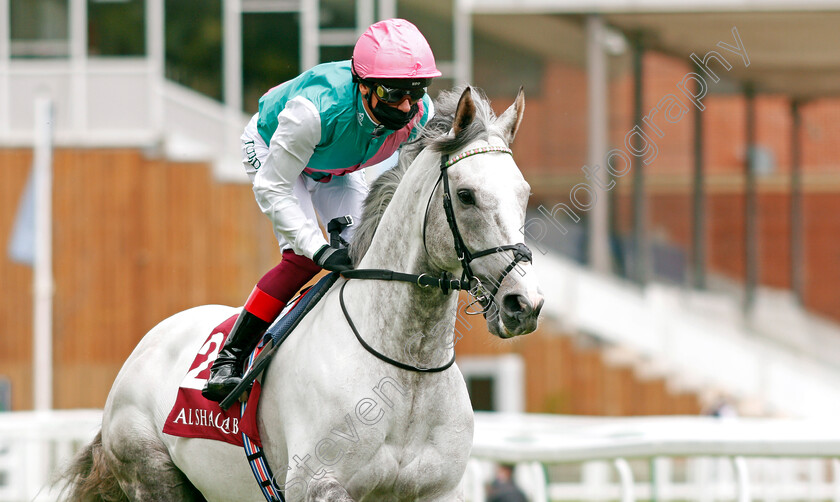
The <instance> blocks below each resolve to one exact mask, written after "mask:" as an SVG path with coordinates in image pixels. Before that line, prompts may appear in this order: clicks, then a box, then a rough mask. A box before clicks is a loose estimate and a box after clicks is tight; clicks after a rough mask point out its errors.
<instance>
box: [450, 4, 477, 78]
mask: <svg viewBox="0 0 840 502" xmlns="http://www.w3.org/2000/svg"><path fill="white" fill-rule="evenodd" d="M454 8H455V12H454V19H453V22H452V29H453V33H452V37H453V43H454V45H455V49H454V52H455V74H454V75H453V76H454V79H455V85H459V84H470V83H472V37H473V32H472V11H471V10H470V4H469V2H468V1H467V0H455V7H454Z"/></svg>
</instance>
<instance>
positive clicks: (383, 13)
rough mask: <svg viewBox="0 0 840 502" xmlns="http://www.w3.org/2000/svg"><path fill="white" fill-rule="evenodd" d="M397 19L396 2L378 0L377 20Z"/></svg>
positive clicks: (394, 0)
mask: <svg viewBox="0 0 840 502" xmlns="http://www.w3.org/2000/svg"><path fill="white" fill-rule="evenodd" d="M395 17H397V0H379V19H380V20H383V19H392V18H395Z"/></svg>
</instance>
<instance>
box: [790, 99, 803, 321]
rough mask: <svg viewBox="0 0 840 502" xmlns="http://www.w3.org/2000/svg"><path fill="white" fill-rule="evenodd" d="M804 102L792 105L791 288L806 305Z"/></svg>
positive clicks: (796, 296)
mask: <svg viewBox="0 0 840 502" xmlns="http://www.w3.org/2000/svg"><path fill="white" fill-rule="evenodd" d="M800 106H801V103H800V102H799V101H798V100H793V101H792V102H791V103H790V115H791V130H790V157H791V162H790V288H791V290H792V291H793V295H794V298H796V301H797V302H798V303H799V304H800V305H802V304H803V303H804V293H805V292H804V288H805V274H804V272H805V233H804V232H803V221H802V134H801V133H802V131H801V130H802V116H801V114H800Z"/></svg>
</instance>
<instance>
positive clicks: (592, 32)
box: [586, 14, 611, 274]
mask: <svg viewBox="0 0 840 502" xmlns="http://www.w3.org/2000/svg"><path fill="white" fill-rule="evenodd" d="M603 40H604V20H603V18H602V17H601V16H599V15H597V14H590V15H589V16H587V17H586V79H587V91H586V93H587V113H588V115H589V120H588V124H587V125H588V131H587V133H588V134H587V142H588V149H587V150H588V154H587V157H588V164H589V165H590V166H600V165H602V163H603V162H604V155H605V154H606V152H607V123H608V117H607V58H606V54H604V47H603ZM603 167H604V170H603V171H599V172H598V173H596V174H593V177H596V176H597V178H598V179H599V180H603V179H606V182H600V181H597V180H594V179H593V180H590V182H589V185H590V187H591V188H592V190H593V193H595V194H596V197H597V201H596V203H595V205H594V207H593V208H592V211H591V212H590V213H589V219H588V220H587V221H588V224H589V225H588V226H589V228H588V230H589V232H588V236H587V237H588V239H589V241H588V244H589V246H588V255H589V256H588V257H589V260H588V261H589V266H590V267H591V268H592V269H593V270H595V271H597V272H601V273H604V274H607V273H610V272H611V267H610V247H609V239H610V236H609V215H610V209H609V202H610V200H609V197H608V192H607V190H606V187H607V186H609V185H607V184H606V183H608V182H609V181H610V179H609V175H608V174H607V171H606V166H603Z"/></svg>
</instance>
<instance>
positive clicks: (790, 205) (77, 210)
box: [0, 0, 840, 500]
mask: <svg viewBox="0 0 840 502" xmlns="http://www.w3.org/2000/svg"><path fill="white" fill-rule="evenodd" d="M392 16H399V17H405V18H407V19H409V20H411V21H412V22H414V23H415V24H417V25H418V27H419V28H420V29H421V31H423V32H424V33H425V34H426V36H427V38H428V39H429V41H430V43H431V45H432V48H433V50H434V51H435V54H436V57H437V59H438V61H439V64H440V66H441V67H442V69H443V70H444V77H443V78H441V79H438V81H437V82H435V84H434V88H433V89H432V90H431V91H432V93H433V94H434V93H436V92H437V91H439V90H440V89H446V88H450V87H452V86H454V85H457V84H462V83H465V82H470V83H473V84H474V85H476V86H478V87H481V88H482V89H484V91H485V92H486V93H487V94H488V96H489V97H490V98H491V100H492V102H493V104H494V106H495V108H496V109H497V110H503V109H504V108H505V107H506V106H508V105H509V104H510V102H511V101H512V99H513V97H514V95H515V92H516V90H517V89H518V87H519V86H520V85H524V86H525V91H526V103H527V110H526V113H525V120H524V122H523V125H522V129H521V132H520V133H519V134H518V136H517V140H516V143H515V145H514V152H515V159H516V161H517V163H518V165H519V166H520V168H521V169H522V171H523V173H524V175H525V178H526V180H528V181H529V182H530V184H531V186H532V192H533V194H532V197H531V206H530V210H529V217H528V222H526V226H525V227H524V228H523V231H524V233H525V234H526V242H527V243H528V244H529V246H531V248H532V249H534V250H535V256H536V258H535V265H536V267H537V268H538V270H539V273H540V274H541V276H542V277H543V279H542V284H543V288H544V292H545V296H546V306H545V310H544V312H545V315H544V317H545V319H544V322H543V324H542V327H541V328H540V330H539V331H538V332H537V333H534V334H532V335H530V336H527V337H523V338H522V339H521V340H513V341H508V342H505V343H501V342H500V341H498V340H495V339H492V338H491V336H490V335H489V334H488V333H486V332H485V331H484V328H483V327H480V326H479V325H478V323H475V325H472V324H471V322H472V321H471V320H470V319H469V318H464V317H461V324H459V326H460V329H462V330H463V331H464V333H465V334H466V336H464V337H463V339H461V340H460V341H459V342H458V345H457V353H458V363H459V366H460V368H461V370H462V371H463V373H464V375H465V377H466V379H467V385H468V388H469V390H470V393H471V396H472V398H473V405H474V408H475V409H476V410H477V411H497V412H506V413H523V412H527V413H543V414H561V415H609V416H631V415H697V414H701V413H702V414H713V413H714V412H715V411H716V410H720V409H721V408H720V407H721V406H724V407H726V409H729V410H733V411H734V412H735V413H737V414H739V415H747V416H754V417H796V418H803V419H829V418H835V419H836V418H837V417H838V416H840V324H838V323H840V295H838V294H837V293H836V288H837V285H838V284H840V251H838V249H840V165H838V160H837V155H836V145H837V144H840V143H838V141H840V128H838V127H837V126H836V123H837V122H838V120H840V96H838V94H840V31H838V30H837V29H836V27H837V26H838V25H840V4H837V3H836V2H830V1H808V0H804V1H792V0H720V1H715V2H708V1H706V2H699V1H695V0H687V1H683V2H678V3H677V2H666V1H661V0H637V1H634V2H624V1H619V0H589V1H587V2H583V1H580V0H564V1H557V0H516V1H513V0H483V1H479V0H422V1H421V0H399V1H397V0H356V1H355V2H345V1H340V0H322V1H320V2H319V1H317V0H177V1H175V0H170V1H168V2H167V1H164V0H119V1H114V0H38V1H31V0H0V207H2V210H0V235H2V236H3V238H4V239H7V240H4V241H3V242H4V243H5V244H7V246H8V248H9V251H10V253H9V254H8V255H7V254H6V253H4V256H3V259H2V260H0V284H2V285H3V296H2V299H3V301H2V302H1V303H0V327H2V329H3V333H2V336H0V411H8V410H11V411H23V410H32V409H50V408H53V409H75V408H93V409H99V408H101V407H102V406H103V405H104V402H105V398H106V396H107V393H108V390H109V388H110V385H111V382H112V381H113V378H114V377H115V375H116V373H117V371H118V370H119V368H120V366H121V365H122V362H123V361H124V359H125V358H126V357H127V355H128V354H129V353H130V351H131V350H132V349H133V347H134V345H135V344H136V343H137V341H138V340H139V339H140V338H141V337H142V336H143V334H144V333H145V332H146V331H147V330H148V329H150V328H151V327H152V326H153V325H155V324H156V323H157V322H159V321H160V320H162V319H164V318H166V317H167V316H169V315H171V314H173V313H175V312H177V311H180V310H183V309H186V308H189V307H192V306H195V305H199V304H205V303H222V304H229V305H234V304H238V303H239V302H241V301H242V299H243V298H245V297H246V296H247V293H248V291H249V289H250V287H251V286H252V284H253V282H254V280H255V278H257V277H259V276H260V275H261V274H262V272H264V271H265V270H267V269H268V268H269V267H271V266H273V265H274V264H275V263H276V261H277V260H278V259H279V253H277V251H276V250H275V249H276V247H275V242H274V238H273V235H272V234H271V232H270V231H269V227H268V225H267V221H266V220H265V218H264V217H263V216H262V215H261V214H260V213H259V210H258V208H257V206H256V204H254V203H253V195H252V193H251V190H250V187H249V186H248V185H247V183H246V182H247V179H246V178H245V176H244V173H243V172H242V169H241V165H240V162H239V144H238V138H239V134H240V131H241V128H242V127H243V125H244V123H245V121H246V120H247V117H248V115H249V114H250V113H253V112H254V111H255V109H256V104H257V99H258V97H259V96H260V95H261V94H262V93H263V92H264V91H265V90H267V89H268V88H270V87H272V86H274V85H276V84H277V83H279V82H281V81H283V80H285V79H288V78H291V77H293V76H295V75H296V74H297V73H298V72H299V71H301V70H302V69H305V68H308V67H310V66H312V65H314V64H317V63H318V62H321V61H328V60H335V59H344V58H349V56H350V54H351V50H352V45H353V43H354V42H355V40H356V37H357V36H358V34H359V33H360V30H363V29H364V28H365V27H366V26H367V25H369V24H370V23H371V22H373V21H375V20H376V19H380V18H386V17H392ZM692 75H694V76H692ZM669 96H670V97H674V98H675V99H676V101H675V100H674V99H671V98H669ZM41 98H48V99H49V100H50V101H51V102H52V106H53V109H54V119H53V120H51V123H52V124H51V125H52V129H51V131H52V132H51V133H50V134H52V135H53V138H54V141H53V144H54V148H53V150H52V154H51V155H52V162H51V164H52V172H53V195H52V207H53V210H52V212H51V215H52V223H51V225H52V229H53V230H52V232H51V234H50V237H51V240H52V260H51V264H52V265H51V266H52V273H53V274H54V290H53V291H54V294H53V295H52V297H51V300H52V308H51V312H52V316H53V320H54V322H53V323H52V327H51V330H50V331H51V334H50V337H49V344H48V345H47V348H48V350H51V354H52V355H51V357H49V358H48V360H49V361H51V365H50V367H51V371H52V375H51V377H49V378H47V382H45V383H44V382H42V385H41V388H39V386H38V384H37V383H36V382H37V380H38V378H33V373H37V372H38V370H39V367H37V366H36V362H35V361H36V360H37V358H38V357H37V355H36V354H35V352H36V347H35V346H36V345H37V344H36V343H34V342H33V327H32V324H33V322H32V319H33V317H34V316H35V314H34V312H33V302H32V296H33V294H34V293H36V292H37V291H36V288H35V287H33V282H34V276H35V272H34V270H33V267H32V262H33V261H34V259H33V252H32V249H31V245H29V244H27V243H28V242H29V241H27V240H26V235H25V234H26V232H25V231H24V230H26V229H30V230H31V227H32V226H33V220H32V219H27V218H33V219H34V218H35V216H34V214H30V215H29V216H27V211H26V210H25V208H26V204H27V201H28V198H27V197H29V196H27V195H26V194H27V193H30V192H31V191H32V190H31V188H30V189H28V188H27V186H28V183H29V182H28V181H27V180H28V179H29V178H30V167H31V165H32V164H33V160H35V159H34V154H33V146H34V145H35V144H36V143H39V142H43V141H42V139H43V138H42V137H39V134H43V133H36V132H35V131H36V130H38V129H36V125H43V123H42V122H43V121H39V120H38V119H37V118H36V115H35V103H36V102H38V101H39V99H41ZM40 102H43V101H40ZM678 103H679V104H678ZM680 105H682V106H680ZM634 131H638V132H636V133H635V134H634ZM614 150H621V151H623V152H624V156H625V157H626V158H627V159H628V160H629V163H627V164H626V165H625V166H624V167H621V168H620V165H621V161H620V160H619V161H618V163H613V164H611V166H610V167H611V168H612V169H613V172H612V173H611V174H608V168H607V167H608V166H607V165H606V164H605V158H606V157H607V155H608V152H610V151H614ZM633 150H636V152H637V153H638V155H637V154H634V153H633ZM612 159H613V160H616V159H620V157H616V156H613V157H612ZM593 166H600V167H599V168H594V169H593ZM596 170H597V171H596ZM581 184H586V186H587V187H588V189H589V190H588V191H586V194H585V195H583V196H582V197H579V196H580V194H581V193H582V190H584V189H581V188H579V187H581ZM30 196H31V195H30ZM596 198H597V200H596ZM537 251H538V252H537ZM47 289H50V288H47ZM50 345H51V349H50ZM45 393H46V395H47V396H48V397H47V398H46V404H45V401H44V400H42V401H40V402H39V401H38V397H37V396H39V395H40V396H43V395H45ZM0 419H2V414H0ZM481 420H485V419H481ZM558 424H559V423H558ZM563 426H564V425H563V424H559V425H558V427H563ZM2 430H3V429H2V428H0V431H2ZM831 444H835V443H831ZM479 446H480V445H478V444H477V447H479ZM723 453H725V452H721V454H723ZM835 453H836V455H833V456H835V457H836V456H840V451H837V452H835ZM704 454H708V455H710V454H711V453H704ZM744 454H745V455H750V454H751V453H744ZM2 456H3V444H2V437H0V459H2ZM643 456H644V455H643ZM654 456H655V455H654V454H651V458H652V457H654ZM814 456H819V457H830V456H832V455H827V454H824V453H823V454H820V455H814ZM497 457H500V456H499V455H496V456H493V455H489V456H488V457H487V458H497ZM501 457H503V456H501ZM501 457H500V458H497V459H498V460H505V459H504V458H501ZM579 460H589V459H585V458H581V459H579ZM3 465H4V464H3V463H2V462H0V494H2V491H1V490H2V486H3V483H4V477H3V472H8V471H3V470H2V466H3ZM831 465H833V466H834V470H833V471H832V472H833V474H831V475H829V476H828V477H827V478H826V479H824V481H825V482H826V486H828V488H825V490H824V491H825V493H826V494H827V495H825V496H824V497H822V498H820V499H828V498H830V497H834V499H835V500H840V494H838V493H840V491H834V492H831V490H832V488H831V487H830V486H829V485H830V483H831V482H834V483H835V485H838V484H840V482H838V481H837V464H836V461H835V463H834V464H831ZM814 469H816V470H825V469H824V468H823V467H814ZM829 470H831V469H829ZM596 471H597V469H596ZM593 472H594V471H593ZM483 475H486V473H484V474H481V476H483ZM593 476H595V478H598V476H600V474H597V473H596V474H593ZM832 476H833V477H832ZM771 477H772V476H771ZM6 482H8V480H6ZM596 484H597V483H596ZM616 493H617V492H616ZM821 493H822V492H821ZM531 495H532V496H535V497H537V496H536V495H533V493H532V494H531ZM660 495H661V494H660ZM711 496H712V495H709V497H711ZM537 498H539V497H537ZM613 498H615V497H613ZM645 498H655V497H654V496H652V495H649V496H647V497H645ZM584 499H585V498H584V497H583V496H579V498H578V500H584ZM596 499H597V498H595V499H592V500H596ZM607 499H609V497H607ZM661 499H662V498H661ZM0 500H7V499H3V498H2V496H0ZM8 500H13V498H9V499H8ZM586 500H589V499H586ZM597 500H600V499H597ZM663 500H664V499H663ZM703 500H711V498H706V499H703ZM774 500H783V498H777V499H774Z"/></svg>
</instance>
